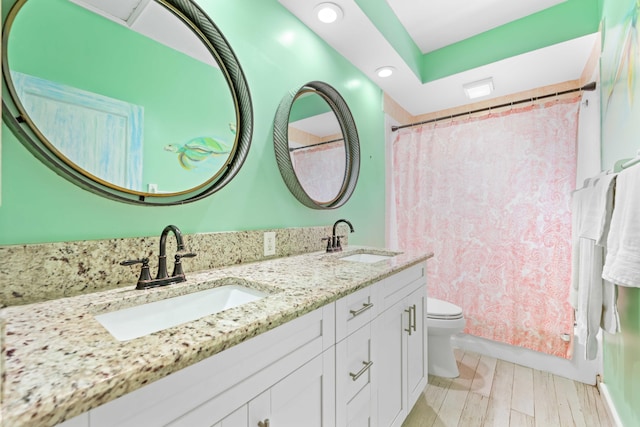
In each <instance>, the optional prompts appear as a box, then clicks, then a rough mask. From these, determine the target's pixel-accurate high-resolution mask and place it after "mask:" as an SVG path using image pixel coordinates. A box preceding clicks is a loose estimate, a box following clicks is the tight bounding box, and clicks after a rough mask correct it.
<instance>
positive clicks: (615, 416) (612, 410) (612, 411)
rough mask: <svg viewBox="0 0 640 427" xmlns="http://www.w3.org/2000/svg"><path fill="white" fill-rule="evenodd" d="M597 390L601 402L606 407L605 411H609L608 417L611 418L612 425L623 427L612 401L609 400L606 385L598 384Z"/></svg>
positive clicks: (609, 396)
mask: <svg viewBox="0 0 640 427" xmlns="http://www.w3.org/2000/svg"><path fill="white" fill-rule="evenodd" d="M598 390H600V395H601V396H602V400H603V401H604V404H605V406H606V407H607V411H609V416H610V417H611V420H612V421H613V423H614V425H615V426H616V427H624V426H623V425H622V420H621V419H620V415H619V414H618V410H617V409H616V405H614V404H613V400H612V399H611V394H610V393H609V388H608V387H607V385H606V384H605V383H602V382H598Z"/></svg>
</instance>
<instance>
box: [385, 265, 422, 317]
mask: <svg viewBox="0 0 640 427" xmlns="http://www.w3.org/2000/svg"><path fill="white" fill-rule="evenodd" d="M424 273H425V264H424V263H420V264H417V265H414V266H413V267H409V268H407V269H406V270H403V271H400V272H399V273H397V274H395V275H393V276H391V277H387V278H386V279H384V280H383V281H382V282H381V283H380V285H379V286H378V289H379V291H378V292H379V293H378V300H379V306H380V307H379V310H380V311H384V310H386V309H388V308H389V307H391V306H393V305H394V304H395V303H397V302H398V301H400V300H401V299H402V298H404V297H406V296H407V295H408V294H410V293H411V292H412V291H413V289H414V288H416V287H418V286H420V285H423V286H426V280H427V279H426V277H425V275H424ZM409 286H410V287H409Z"/></svg>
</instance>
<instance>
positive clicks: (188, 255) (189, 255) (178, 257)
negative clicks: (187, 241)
mask: <svg viewBox="0 0 640 427" xmlns="http://www.w3.org/2000/svg"><path fill="white" fill-rule="evenodd" d="M196 255H198V254H196V253H194V252H187V253H177V254H176V256H175V258H176V262H180V260H181V259H182V258H193V257H194V256H196Z"/></svg>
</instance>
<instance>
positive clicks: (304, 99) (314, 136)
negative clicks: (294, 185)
mask: <svg viewBox="0 0 640 427" xmlns="http://www.w3.org/2000/svg"><path fill="white" fill-rule="evenodd" d="M289 152H290V153H291V163H292V164H293V169H294V171H295V173H296V176H297V177H298V181H300V185H302V188H304V190H305V192H306V193H307V194H308V195H309V197H311V198H312V199H313V200H315V201H316V202H318V203H330V202H331V201H333V199H335V198H336V196H337V195H338V194H339V193H340V189H341V188H342V184H343V182H344V178H345V175H346V174H345V172H346V151H345V149H344V137H343V136H342V129H341V128H340V123H339V122H338V119H337V118H336V115H335V113H334V112H333V110H331V107H330V106H329V104H328V103H327V102H326V101H325V100H324V98H323V97H322V96H320V95H319V94H317V93H315V92H303V93H301V94H298V95H297V96H296V98H295V101H294V102H293V105H292V107H291V113H290V114H289Z"/></svg>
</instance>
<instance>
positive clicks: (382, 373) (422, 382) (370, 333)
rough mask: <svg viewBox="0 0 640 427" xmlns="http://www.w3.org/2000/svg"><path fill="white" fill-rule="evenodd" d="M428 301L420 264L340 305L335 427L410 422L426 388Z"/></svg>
mask: <svg viewBox="0 0 640 427" xmlns="http://www.w3.org/2000/svg"><path fill="white" fill-rule="evenodd" d="M426 297H427V287H426V278H425V273H424V264H419V265H416V266H413V267H410V268H408V269H406V270H403V271H401V272H399V273H397V274H395V275H393V276H390V277H388V278H386V279H384V280H382V281H380V282H378V283H376V284H374V285H372V286H370V287H368V288H365V289H362V290H360V291H358V292H355V293H353V294H351V295H349V296H347V297H345V298H342V299H341V300H338V301H337V302H336V339H337V340H338V342H337V343H336V426H337V427H359V426H366V427H390V426H400V425H401V424H402V422H403V421H404V419H405V418H406V417H407V415H408V414H409V411H410V410H411V407H412V406H413V405H414V404H415V402H416V400H417V399H418V397H419V396H420V394H421V393H422V391H423V390H424V388H425V387H426V385H427V331H426V319H425V316H424V309H425V307H426ZM345 335H346V336H345ZM342 336H345V338H343V339H342V340H340V337H342Z"/></svg>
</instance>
